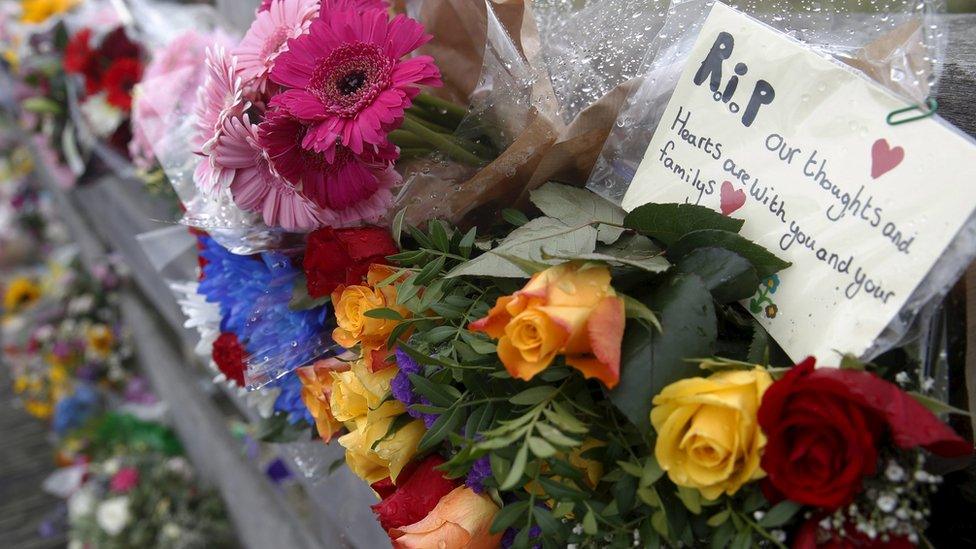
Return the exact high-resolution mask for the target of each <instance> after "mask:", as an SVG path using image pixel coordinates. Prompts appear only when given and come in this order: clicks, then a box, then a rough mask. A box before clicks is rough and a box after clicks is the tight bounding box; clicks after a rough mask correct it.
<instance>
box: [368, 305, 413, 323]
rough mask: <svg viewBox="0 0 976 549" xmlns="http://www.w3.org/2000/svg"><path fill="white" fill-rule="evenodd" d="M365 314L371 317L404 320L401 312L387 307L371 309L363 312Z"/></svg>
mask: <svg viewBox="0 0 976 549" xmlns="http://www.w3.org/2000/svg"><path fill="white" fill-rule="evenodd" d="M363 316H368V317H369V318H379V319H382V320H403V316H402V315H400V313H398V312H397V311H394V310H393V309H389V308H386V307H381V308H379V309H370V310H368V311H366V312H365V313H363Z"/></svg>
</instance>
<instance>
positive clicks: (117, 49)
mask: <svg viewBox="0 0 976 549" xmlns="http://www.w3.org/2000/svg"><path fill="white" fill-rule="evenodd" d="M98 55H99V57H102V58H104V59H108V60H109V61H112V60H115V59H121V58H123V57H131V58H138V57H140V56H141V55H142V50H141V48H140V47H139V44H137V43H135V42H133V41H132V40H130V39H129V36H128V35H127V34H126V33H125V28H123V27H117V28H116V29H115V30H113V31H112V32H110V33H108V34H106V35H105V38H102V43H101V45H99V46H98Z"/></svg>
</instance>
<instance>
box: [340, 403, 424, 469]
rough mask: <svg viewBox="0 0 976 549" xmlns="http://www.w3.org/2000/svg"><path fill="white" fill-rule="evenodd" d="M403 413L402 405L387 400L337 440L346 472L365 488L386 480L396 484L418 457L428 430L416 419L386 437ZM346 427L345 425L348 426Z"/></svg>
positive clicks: (358, 419) (404, 410) (357, 421)
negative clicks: (344, 450) (344, 459)
mask: <svg viewBox="0 0 976 549" xmlns="http://www.w3.org/2000/svg"><path fill="white" fill-rule="evenodd" d="M405 412H406V408H405V407H404V406H403V404H402V403H400V402H397V401H395V400H388V401H386V402H384V403H383V404H381V405H380V406H379V408H377V409H375V410H371V411H370V412H369V413H367V414H366V415H365V416H362V417H360V418H357V419H356V420H355V422H354V423H355V427H352V428H350V429H349V433H347V434H345V435H342V436H341V437H339V444H340V445H342V447H343V448H345V449H346V464H347V465H348V466H349V469H350V470H351V471H352V472H353V473H355V474H356V475H357V476H359V478H361V479H363V480H364V481H366V483H368V484H373V483H374V482H378V481H380V480H383V479H385V478H387V477H389V478H390V480H392V481H393V482H396V479H397V476H399V474H400V471H402V470H403V468H404V466H406V465H407V463H409V462H410V460H412V459H413V457H414V456H415V455H416V454H417V445H418V444H419V443H420V439H421V438H422V437H423V436H424V433H425V432H426V431H427V429H426V428H425V427H424V422H423V421H421V420H419V419H415V420H412V421H410V422H409V423H407V424H406V425H404V426H402V427H400V428H399V429H398V430H397V431H396V432H395V433H394V434H393V435H391V436H389V437H387V434H388V433H389V431H390V427H391V425H392V424H393V422H394V421H396V420H397V418H398V417H399V416H401V415H403V414H404V413H405ZM347 426H348V425H347Z"/></svg>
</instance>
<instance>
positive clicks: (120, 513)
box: [95, 496, 132, 536]
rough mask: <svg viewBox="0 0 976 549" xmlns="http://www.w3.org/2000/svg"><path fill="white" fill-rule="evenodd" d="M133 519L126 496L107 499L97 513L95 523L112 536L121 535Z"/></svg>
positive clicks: (100, 505)
mask: <svg viewBox="0 0 976 549" xmlns="http://www.w3.org/2000/svg"><path fill="white" fill-rule="evenodd" d="M131 518H132V516H131V514H130V513H129V498H128V497H126V496H119V497H116V498H112V499H107V500H105V501H103V502H102V503H101V504H99V506H98V510H97V511H95V522H96V523H97V524H98V527H99V528H101V529H102V530H104V531H105V533H107V534H108V535H110V536H117V535H119V533H121V532H122V530H124V529H125V527H126V526H128V525H129V521H130V520H131Z"/></svg>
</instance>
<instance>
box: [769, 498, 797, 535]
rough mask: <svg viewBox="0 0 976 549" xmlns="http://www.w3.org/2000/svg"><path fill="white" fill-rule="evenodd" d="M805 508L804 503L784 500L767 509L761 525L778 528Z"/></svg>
mask: <svg viewBox="0 0 976 549" xmlns="http://www.w3.org/2000/svg"><path fill="white" fill-rule="evenodd" d="M802 508H803V505H800V504H799V503H796V502H795V501H790V500H788V499H787V500H783V501H781V502H779V503H777V504H776V505H774V506H773V508H772V509H770V510H769V511H766V514H765V515H763V518H762V519H760V520H759V526H762V527H763V528H778V527H780V526H782V525H784V524H786V523H787V522H789V521H790V519H791V518H793V516H794V515H796V513H797V512H798V511H799V510H800V509H802Z"/></svg>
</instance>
